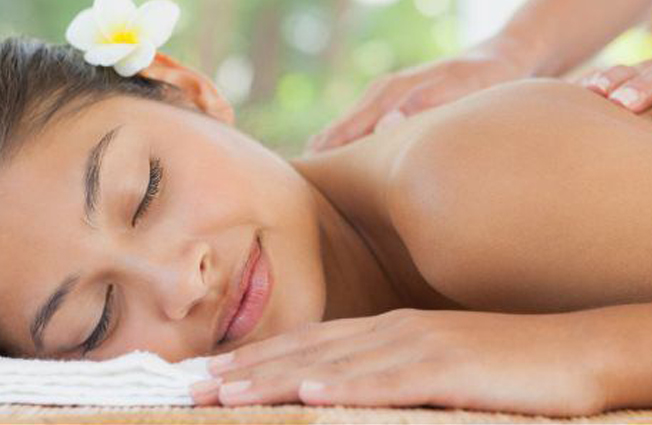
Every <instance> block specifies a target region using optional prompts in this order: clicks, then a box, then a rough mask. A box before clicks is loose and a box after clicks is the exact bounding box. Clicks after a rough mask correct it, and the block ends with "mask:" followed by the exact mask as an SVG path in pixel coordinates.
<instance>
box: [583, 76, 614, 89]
mask: <svg viewBox="0 0 652 425" xmlns="http://www.w3.org/2000/svg"><path fill="white" fill-rule="evenodd" d="M582 84H583V85H584V86H594V87H597V88H599V89H600V90H601V91H602V92H604V93H606V92H607V90H609V86H610V85H611V81H609V79H608V78H607V77H605V76H604V75H600V74H597V75H593V76H591V77H589V78H585V79H584V80H582Z"/></svg>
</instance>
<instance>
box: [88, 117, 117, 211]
mask: <svg viewBox="0 0 652 425" xmlns="http://www.w3.org/2000/svg"><path fill="white" fill-rule="evenodd" d="M119 131H120V127H116V128H114V129H113V130H111V131H109V132H108V133H106V134H105V135H104V136H103V137H102V138H101V139H100V141H99V142H98V143H97V145H95V147H94V148H93V149H91V151H90V152H89V154H88V158H87V159H86V170H85V172H84V213H85V215H86V220H87V221H88V222H89V223H93V218H94V215H95V211H96V209H97V200H98V198H99V191H100V170H101V168H102V160H103V159H104V154H105V153H106V151H107V148H108V147H109V145H110V143H111V142H112V141H113V139H115V137H116V136H117V134H118V132H119Z"/></svg>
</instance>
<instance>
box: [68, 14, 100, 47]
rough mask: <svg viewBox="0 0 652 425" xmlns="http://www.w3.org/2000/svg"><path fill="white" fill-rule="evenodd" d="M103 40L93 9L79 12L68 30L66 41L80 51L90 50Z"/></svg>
mask: <svg viewBox="0 0 652 425" xmlns="http://www.w3.org/2000/svg"><path fill="white" fill-rule="evenodd" d="M101 38H102V32H101V31H100V27H99V26H98V25H97V22H96V21H95V15H94V14H93V9H86V10H82V11H81V12H79V14H78V15H77V16H75V19H73V20H72V22H71V23H70V25H69V26H68V29H67V30H66V40H68V43H70V44H71V45H72V46H74V47H76V48H77V49H80V50H84V51H86V50H90V49H91V48H92V47H94V46H95V45H96V44H98V41H99V40H100V39H101Z"/></svg>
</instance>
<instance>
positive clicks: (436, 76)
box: [306, 40, 528, 152]
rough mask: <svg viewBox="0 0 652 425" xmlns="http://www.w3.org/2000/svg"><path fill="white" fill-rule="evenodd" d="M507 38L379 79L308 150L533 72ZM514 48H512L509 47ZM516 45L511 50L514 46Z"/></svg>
mask: <svg viewBox="0 0 652 425" xmlns="http://www.w3.org/2000/svg"><path fill="white" fill-rule="evenodd" d="M512 45H515V43H513V42H511V41H506V40H500V41H494V40H491V41H489V42H487V43H486V44H485V45H482V46H479V47H478V48H475V49H473V50H471V51H469V52H467V53H466V54H464V55H462V56H459V57H457V58H454V59H449V60H444V61H437V62H434V63H430V64H426V65H422V66H418V67H415V68H410V69H406V70H403V71H400V72H397V73H394V74H389V75H386V76H383V77H381V78H379V79H377V80H376V81H374V82H373V83H372V84H371V85H370V86H369V88H368V89H367V91H366V93H365V94H364V95H363V97H362V99H361V100H360V101H359V103H358V104H357V106H355V107H354V108H353V110H352V111H350V112H349V113H348V114H347V115H346V116H344V117H343V118H342V119H340V120H339V121H338V122H336V123H334V124H333V125H331V126H330V127H328V128H327V129H325V130H323V131H322V132H321V134H318V135H316V136H314V137H313V138H311V139H310V141H309V142H308V146H307V147H306V151H307V152H319V151H323V150H327V149H330V148H333V147H337V146H342V145H345V144H348V143H350V142H352V141H353V140H355V139H359V138H361V137H363V136H366V135H368V134H371V133H372V132H373V131H374V130H375V129H376V127H377V126H379V127H384V126H385V125H388V126H391V125H392V124H393V123H394V122H396V121H399V120H401V119H404V118H405V117H406V116H410V115H414V114H416V113H418V112H421V111H423V110H425V109H428V108H432V107H435V106H438V105H441V104H444V103H447V102H451V101H453V100H456V99H459V98H461V97H462V96H465V95H467V94H469V93H471V92H474V91H477V90H480V89H483V88H486V87H489V86H491V85H494V84H497V83H500V82H504V81H508V80H513V79H516V78H520V77H524V76H526V75H527V74H528V71H527V70H526V67H525V65H524V64H521V63H520V61H519V60H518V59H517V57H518V56H517V55H516V54H515V53H513V51H512V50H514V51H515V49H514V48H513V47H512ZM506 46H509V47H506ZM510 49H511V50H510Z"/></svg>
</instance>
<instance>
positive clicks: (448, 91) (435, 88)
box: [399, 81, 473, 116]
mask: <svg viewBox="0 0 652 425" xmlns="http://www.w3.org/2000/svg"><path fill="white" fill-rule="evenodd" d="M472 90H473V89H471V88H469V87H468V86H464V87H462V86H459V87H458V86H455V85H450V83H448V84H446V83H445V82H443V81H442V82H436V83H425V84H422V85H420V86H418V87H416V88H415V89H414V90H412V91H411V92H409V93H408V94H407V95H406V96H405V97H404V98H403V99H402V101H401V103H400V104H399V109H400V111H402V112H403V113H404V114H405V115H407V116H410V115H415V114H418V113H419V112H422V111H425V110H426V109H430V108H434V107H436V106H440V105H443V104H445V103H448V102H452V101H453V100H457V99H459V98H460V97H462V96H464V95H466V94H468V93H469V92H470V91H472Z"/></svg>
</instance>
